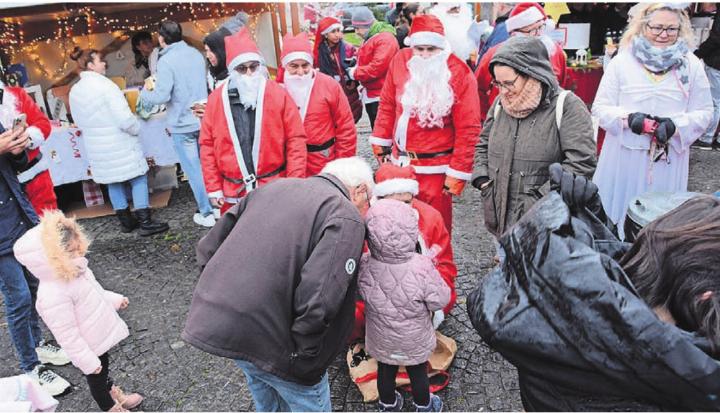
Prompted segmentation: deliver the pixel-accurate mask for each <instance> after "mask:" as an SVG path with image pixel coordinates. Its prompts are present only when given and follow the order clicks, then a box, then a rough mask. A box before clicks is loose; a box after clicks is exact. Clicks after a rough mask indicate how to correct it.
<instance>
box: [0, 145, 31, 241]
mask: <svg viewBox="0 0 720 413" xmlns="http://www.w3.org/2000/svg"><path fill="white" fill-rule="evenodd" d="M27 162H28V158H27V154H25V153H23V154H22V155H20V156H15V155H12V154H10V153H6V154H3V155H0V179H2V180H4V181H5V183H6V185H0V255H5V254H12V247H13V244H15V241H17V238H19V237H20V236H21V235H22V234H24V233H25V231H27V230H28V229H30V228H32V227H33V226H35V224H37V223H38V217H37V214H36V213H35V210H34V209H33V206H32V204H30V201H29V200H28V199H27V196H26V195H25V192H23V189H22V187H21V185H20V182H19V181H18V179H17V171H19V170H22V169H23V168H24V167H25V165H26V164H27ZM5 190H7V191H9V192H6V191H5ZM7 208H13V209H14V210H13V211H9V210H8V209H7ZM18 216H19V218H20V221H21V222H18V221H17V220H16V219H14V218H12V217H18ZM19 225H22V226H24V227H25V228H24V229H20V230H19V229H18V226H19Z"/></svg>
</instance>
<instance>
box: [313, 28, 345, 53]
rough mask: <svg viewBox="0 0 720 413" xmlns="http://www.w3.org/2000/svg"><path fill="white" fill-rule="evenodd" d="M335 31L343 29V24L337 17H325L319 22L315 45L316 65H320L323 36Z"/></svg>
mask: <svg viewBox="0 0 720 413" xmlns="http://www.w3.org/2000/svg"><path fill="white" fill-rule="evenodd" d="M335 29H340V30H342V29H343V25H342V22H341V21H340V20H338V19H336V18H335V17H323V18H322V20H320V21H319V22H318V26H317V30H316V31H315V45H314V46H313V57H314V58H315V63H318V61H319V59H320V43H322V41H323V36H325V35H326V34H328V33H330V32H331V31H333V30H335Z"/></svg>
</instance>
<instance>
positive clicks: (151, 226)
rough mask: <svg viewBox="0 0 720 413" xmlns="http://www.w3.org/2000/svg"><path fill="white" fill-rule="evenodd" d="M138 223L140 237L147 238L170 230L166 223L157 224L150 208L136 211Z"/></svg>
mask: <svg viewBox="0 0 720 413" xmlns="http://www.w3.org/2000/svg"><path fill="white" fill-rule="evenodd" d="M135 215H136V216H137V219H138V221H139V222H140V231H139V233H140V235H141V236H143V237H147V236H149V235H153V234H159V233H161V232H165V231H167V230H168V229H170V226H168V224H167V223H165V222H155V221H153V220H152V217H151V213H150V208H143V209H138V210H137V211H135Z"/></svg>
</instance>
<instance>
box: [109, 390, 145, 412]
mask: <svg viewBox="0 0 720 413" xmlns="http://www.w3.org/2000/svg"><path fill="white" fill-rule="evenodd" d="M110 396H112V398H113V400H115V402H116V403H117V404H119V405H121V406H122V408H123V409H128V410H130V409H134V408H136V407H138V406H140V403H142V402H143V400H144V398H143V397H142V396H141V395H139V394H137V393H130V394H125V392H123V391H122V389H121V388H120V387H118V386H114V385H113V386H112V388H111V389H110Z"/></svg>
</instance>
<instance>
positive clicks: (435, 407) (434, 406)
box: [415, 393, 443, 412]
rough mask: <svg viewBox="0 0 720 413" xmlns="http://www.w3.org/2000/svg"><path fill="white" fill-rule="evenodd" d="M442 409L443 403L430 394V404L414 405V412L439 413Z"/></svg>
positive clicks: (437, 397)
mask: <svg viewBox="0 0 720 413" xmlns="http://www.w3.org/2000/svg"><path fill="white" fill-rule="evenodd" d="M442 408H443V402H442V400H440V397H439V396H436V395H434V394H432V393H430V403H428V405H427V406H418V405H417V404H416V405H415V411H416V412H441V411H442Z"/></svg>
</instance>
